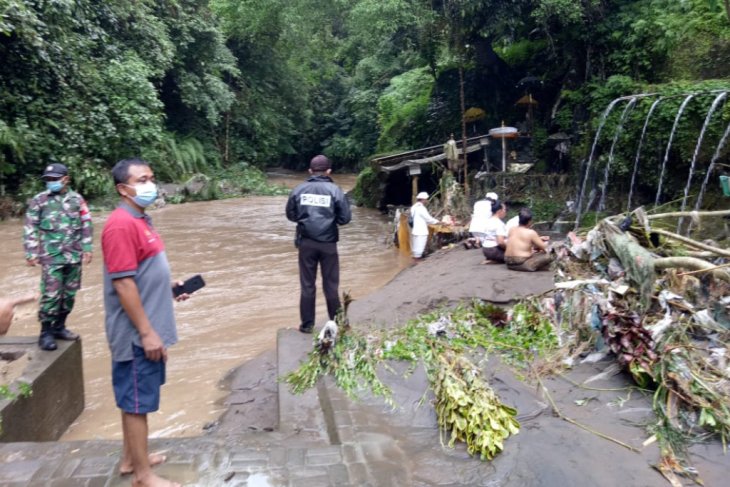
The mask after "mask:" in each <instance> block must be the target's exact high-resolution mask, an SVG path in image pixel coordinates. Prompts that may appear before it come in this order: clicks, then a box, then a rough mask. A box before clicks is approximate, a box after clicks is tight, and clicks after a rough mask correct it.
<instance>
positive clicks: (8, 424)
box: [0, 337, 84, 442]
mask: <svg viewBox="0 0 730 487" xmlns="http://www.w3.org/2000/svg"><path fill="white" fill-rule="evenodd" d="M36 341H37V338H19V337H18V338H16V337H12V338H8V337H6V338H3V339H2V340H1V341H0V350H2V351H3V352H13V351H18V350H24V351H25V352H26V353H28V354H30V355H31V360H30V362H29V364H28V366H27V367H26V369H25V371H24V372H23V374H22V376H21V377H20V378H19V379H18V380H17V381H16V383H14V384H11V386H10V388H11V390H12V391H14V392H17V390H18V388H17V382H19V381H22V382H26V383H29V384H31V390H32V395H31V396H30V397H17V398H15V399H12V400H9V399H0V420H1V421H2V424H1V425H0V428H1V429H2V431H0V441H2V442H14V441H55V440H57V439H58V438H60V437H61V435H62V434H63V433H64V431H66V429H67V428H68V427H69V425H70V424H71V423H72V422H73V421H75V420H76V418H77V417H78V416H79V414H81V412H82V411H83V410H84V377H83V369H82V364H81V341H76V342H64V341H60V340H59V341H58V342H57V344H58V350H55V351H53V352H46V351H41V350H39V349H38V346H37V344H36Z"/></svg>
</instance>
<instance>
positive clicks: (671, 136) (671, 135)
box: [654, 93, 695, 207]
mask: <svg viewBox="0 0 730 487" xmlns="http://www.w3.org/2000/svg"><path fill="white" fill-rule="evenodd" d="M694 96H695V93H692V94H691V95H687V97H686V98H685V99H684V101H683V102H682V104H681V105H680V106H679V110H678V111H677V116H676V117H674V125H672V131H671V132H670V133H669V142H668V143H667V150H666V151H665V152H664V160H663V161H662V169H661V171H660V172H659V186H658V187H657V191H656V198H655V200H654V206H655V207H657V206H659V198H660V197H661V194H662V183H663V181H664V169H665V168H666V167H667V160H668V159H669V150H670V149H671V148H672V141H673V140H674V134H675V133H676V132H677V126H678V125H679V119H680V118H682V113H683V112H684V109H685V108H686V107H687V104H688V103H689V102H690V101H691V100H692V98H694Z"/></svg>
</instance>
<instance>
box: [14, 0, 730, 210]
mask: <svg viewBox="0 0 730 487" xmlns="http://www.w3.org/2000/svg"><path fill="white" fill-rule="evenodd" d="M0 64H1V65H2V66H3V70H2V72H0V185H1V190H2V191H9V192H13V193H18V192H19V193H21V194H25V192H28V191H29V190H30V189H32V187H33V186H34V185H35V184H37V182H36V175H37V174H39V172H40V170H41V168H42V167H43V166H44V165H45V164H47V163H48V162H49V161H59V162H63V163H65V164H67V165H69V166H70V168H71V170H72V171H73V174H74V178H75V180H76V182H77V185H78V186H79V189H80V190H82V191H84V192H85V193H87V194H89V195H91V196H93V195H99V194H103V193H104V192H105V191H108V190H109V187H108V185H109V183H108V176H107V173H108V168H109V167H111V165H113V164H114V162H115V161H116V160H117V159H119V158H122V157H128V156H130V155H141V156H143V157H147V158H149V159H150V160H153V161H154V162H155V167H156V170H157V172H158V174H159V175H160V176H161V177H162V178H163V179H168V180H179V179H181V178H184V177H186V176H188V175H190V174H192V173H194V172H210V171H214V170H217V169H220V168H226V167H233V166H241V165H244V166H254V167H260V168H263V167H266V166H278V165H284V166H287V167H291V168H302V167H304V166H305V164H306V162H307V161H308V160H309V158H310V157H311V156H312V155H314V154H316V153H320V152H323V153H326V154H328V155H329V156H330V157H332V158H333V160H334V161H335V164H336V167H337V168H338V169H342V168H344V169H349V170H357V169H360V168H362V167H364V166H365V161H366V159H367V158H368V157H369V156H372V155H373V154H375V153H382V152H390V151H395V150H400V149H409V148H415V147H419V146H424V145H431V144H439V143H442V142H443V141H444V140H445V137H446V136H447V135H448V134H449V133H450V132H459V127H460V122H461V107H460V103H459V93H458V91H459V90H458V87H459V68H462V69H463V77H464V83H465V89H464V96H465V102H466V107H467V108H470V107H473V108H478V109H480V110H483V112H484V114H485V115H484V117H483V118H482V119H481V120H477V121H474V122H473V126H472V127H471V129H472V130H474V131H477V132H483V131H486V129H488V128H489V127H493V126H496V125H495V124H498V123H499V122H500V121H501V120H510V121H518V120H521V119H524V116H525V108H524V106H519V105H516V104H515V102H516V100H518V99H519V98H520V97H521V96H523V95H525V94H526V93H528V92H529V93H530V94H531V95H532V96H534V97H535V98H536V99H538V100H539V102H540V105H539V107H538V110H537V112H536V119H535V121H534V122H535V124H536V125H535V129H534V133H535V135H536V139H539V137H538V135H539V134H543V139H542V140H544V139H545V137H544V135H546V134H547V133H552V132H555V131H558V130H560V131H567V132H570V133H572V134H576V135H577V136H583V137H584V140H585V135H586V134H587V133H589V132H591V130H592V127H593V125H591V124H595V120H596V119H597V118H598V116H599V115H600V113H601V112H602V110H603V109H604V108H605V106H606V104H607V103H608V101H610V98H611V97H614V96H620V95H626V94H630V93H632V92H641V91H644V90H649V89H653V90H658V91H662V92H664V91H666V92H667V93H673V92H678V91H681V90H684V89H686V90H693V89H696V88H697V87H699V88H697V89H701V88H703V87H706V88H708V89H713V88H714V89H717V88H718V87H719V88H723V87H724V88H725V89H727V88H728V86H729V85H728V83H727V80H728V79H729V78H730V5H729V4H728V1H727V0H682V1H677V0H577V1H574V0H509V1H508V0H429V1H426V0H287V1H283V0H210V1H205V0H154V1H153V0H139V1H135V2H128V1H123V0H108V1H105V2H95V1H91V0H52V1H51V0H27V1H21V0H0ZM712 80H719V81H712ZM641 107H642V110H645V109H646V107H644V106H643V104H641ZM700 111H701V110H700V109H699V108H697V114H696V117H700V118H701V116H702V115H700ZM635 113H636V114H635V116H636V118H637V120H638V119H639V118H640V117H639V115H640V114H641V113H645V111H644V112H641V111H640V110H639V107H637V108H636V109H635ZM659 115H660V116H659V117H658V119H657V123H670V124H671V122H668V121H667V120H668V119H669V118H671V117H670V115H669V107H667V109H666V113H663V112H662V113H660V114H659ZM721 116H722V117H724V119H725V120H726V119H727V118H728V111H727V110H724V111H723V112H722V115H721ZM713 130H715V131H717V130H719V129H718V128H714V129H713ZM536 144H537V146H536V149H535V153H536V154H537V155H538V156H540V154H541V152H540V147H539V140H536ZM689 145H691V142H690V141H689V138H688V140H687V141H686V144H685V145H683V143H682V141H681V137H680V142H679V146H678V147H680V149H678V150H684V151H685V152H686V151H687V150H688V149H686V148H683V147H685V146H687V147H689ZM626 157H627V160H628V157H629V156H628V155H627V156H626Z"/></svg>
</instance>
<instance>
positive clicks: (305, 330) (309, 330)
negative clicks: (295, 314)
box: [299, 325, 314, 333]
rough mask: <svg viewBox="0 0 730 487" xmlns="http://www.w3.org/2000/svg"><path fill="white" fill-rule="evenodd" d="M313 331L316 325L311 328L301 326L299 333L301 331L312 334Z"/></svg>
mask: <svg viewBox="0 0 730 487" xmlns="http://www.w3.org/2000/svg"><path fill="white" fill-rule="evenodd" d="M313 330H314V325H310V326H304V325H299V331H301V332H302V333H312V331H313Z"/></svg>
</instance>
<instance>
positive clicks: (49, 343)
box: [38, 331, 58, 351]
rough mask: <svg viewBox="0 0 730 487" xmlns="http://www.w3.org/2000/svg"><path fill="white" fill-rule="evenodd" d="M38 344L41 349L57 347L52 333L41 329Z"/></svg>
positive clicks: (49, 349)
mask: <svg viewBox="0 0 730 487" xmlns="http://www.w3.org/2000/svg"><path fill="white" fill-rule="evenodd" d="M38 346H39V347H40V348H41V350H48V351H51V350H55V349H57V348H58V346H57V345H56V340H54V339H53V333H51V332H50V331H42V332H41V336H40V337H38Z"/></svg>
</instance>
